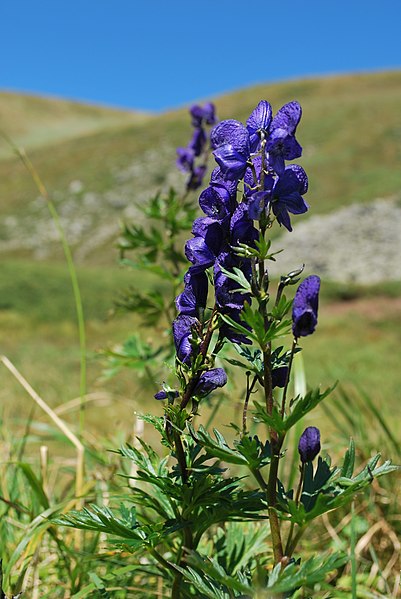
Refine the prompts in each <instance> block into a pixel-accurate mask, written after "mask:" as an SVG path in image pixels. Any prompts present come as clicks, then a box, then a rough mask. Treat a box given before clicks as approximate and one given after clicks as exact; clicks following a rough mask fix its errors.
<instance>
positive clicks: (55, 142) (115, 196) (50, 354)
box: [0, 71, 401, 421]
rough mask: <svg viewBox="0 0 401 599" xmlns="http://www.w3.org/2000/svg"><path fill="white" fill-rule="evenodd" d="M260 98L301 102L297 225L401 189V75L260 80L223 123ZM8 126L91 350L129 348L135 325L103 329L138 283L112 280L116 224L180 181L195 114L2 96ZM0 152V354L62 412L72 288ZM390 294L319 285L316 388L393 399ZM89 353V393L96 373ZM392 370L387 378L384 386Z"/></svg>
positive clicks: (27, 192) (117, 276) (395, 349)
mask: <svg viewBox="0 0 401 599" xmlns="http://www.w3.org/2000/svg"><path fill="white" fill-rule="evenodd" d="M261 98H266V99H268V100H270V101H271V103H272V105H273V108H274V110H277V109H278V108H279V107H280V106H281V105H282V104H284V103H285V102H288V101H290V100H292V99H297V100H299V101H300V102H301V104H302V107H303V118H302V121H301V123H300V126H299V133H298V138H299V140H300V142H301V144H302V145H303V147H304V155H303V157H302V158H301V159H300V161H299V162H300V163H301V164H302V165H303V166H304V167H305V169H306V170H307V172H308V175H309V178H310V190H309V192H308V196H307V199H308V202H309V203H310V205H311V210H310V213H308V214H307V215H304V216H303V217H302V220H303V221H304V220H306V219H308V218H311V217H312V218H313V217H314V216H315V215H318V214H321V215H324V214H327V213H330V212H334V211H336V210H337V209H338V208H340V207H344V206H347V205H350V204H354V203H364V204H366V206H367V210H369V208H368V206H369V203H370V202H373V201H374V200H375V199H376V198H378V197H382V198H383V197H384V198H386V197H389V196H393V195H396V194H398V193H399V192H400V190H401V169H400V168H399V165H400V159H401V111H400V106H401V71H397V72H386V73H375V74H364V75H352V76H351V75H350V76H342V77H328V78H320V79H310V80H302V81H290V82H287V83H280V84H274V85H259V86H257V87H252V88H248V89H244V90H241V91H238V92H236V93H232V94H227V95H224V96H221V97H219V98H216V99H215V102H216V104H217V109H218V115H219V118H221V119H224V118H232V117H234V118H238V119H241V120H243V119H246V118H247V116H248V115H249V113H250V111H251V110H252V109H253V108H254V106H255V105H256V104H257V102H258V101H259V100H260V99H261ZM0 119H1V128H2V129H3V130H4V132H5V133H6V134H8V135H9V136H10V137H12V138H13V139H14V140H15V141H16V142H17V143H18V144H20V145H25V146H26V148H27V150H28V152H29V155H30V158H31V160H32V162H33V163H34V165H35V167H36V169H37V171H38V172H39V174H40V176H41V177H42V179H43V181H44V182H45V184H46V186H47V188H48V190H49V192H50V193H51V195H52V198H53V199H54V201H55V203H56V204H57V206H58V211H59V213H60V216H61V219H62V223H63V225H64V228H65V229H66V232H67V236H68V239H69V241H70V243H71V244H72V246H73V249H74V256H75V259H76V261H77V262H80V264H79V277H80V281H81V282H82V285H83V288H82V292H83V298H84V305H85V313H86V318H87V322H88V347H89V348H90V350H91V351H93V350H95V349H96V348H99V347H105V346H108V345H112V344H113V343H115V342H118V341H121V340H124V339H125V338H126V337H127V335H128V334H129V332H132V331H134V330H136V323H135V322H136V321H135V319H134V320H132V319H131V318H130V317H129V316H128V317H126V318H124V319H122V320H114V321H111V322H110V321H107V323H106V322H102V321H101V319H102V315H104V316H106V314H107V310H108V307H109V306H111V304H112V297H113V295H114V294H115V290H118V289H121V288H122V287H126V286H128V284H130V283H133V284H135V283H136V279H135V275H134V274H133V273H132V272H131V271H124V272H120V271H118V268H117V266H116V258H117V255H116V252H115V251H114V250H113V239H114V238H115V236H116V235H117V232H118V227H119V221H120V220H121V219H122V218H127V219H130V218H135V217H136V212H135V204H136V203H138V202H144V201H146V199H147V198H148V197H149V193H151V192H152V190H157V189H160V188H165V189H166V188H168V186H169V185H170V184H176V185H181V186H183V185H184V178H183V176H182V175H181V174H180V173H179V172H177V170H176V168H175V164H174V163H175V148H176V146H180V145H185V144H186V143H187V141H188V138H189V135H190V124H189V117H188V114H187V110H186V109H181V110H176V111H172V112H168V113H166V114H161V115H154V116H148V115H137V114H135V113H126V112H123V111H112V110H108V109H103V108H96V107H89V106H84V105H80V104H77V103H69V102H64V101H58V100H57V101H56V100H43V99H38V98H33V97H30V96H19V95H14V94H1V95H0ZM0 148H1V149H0V255H1V262H0V293H1V301H0V304H1V305H0V325H1V326H0V328H1V330H2V341H1V344H0V353H5V354H6V355H7V356H9V357H10V359H12V360H13V361H15V363H16V364H17V366H19V367H21V369H22V371H23V372H24V374H25V375H26V376H27V378H28V379H29V381H30V382H31V383H32V385H33V386H34V387H35V388H36V387H37V389H38V391H39V392H43V394H44V396H45V397H46V398H48V399H49V401H50V402H51V403H52V404H58V403H61V402H63V401H66V400H68V399H71V397H74V395H76V394H77V393H78V385H79V375H78V368H79V366H78V365H79V351H78V343H77V338H76V325H75V316H74V308H73V299H72V293H71V290H70V284H69V280H68V277H67V274H66V267H65V263H64V260H63V259H62V252H61V249H60V244H59V242H58V240H57V235H56V233H55V231H54V227H53V225H52V221H51V218H50V216H49V214H48V211H47V208H46V206H45V204H44V202H43V200H41V199H40V198H38V192H37V190H36V188H35V186H34V184H33V182H32V180H31V178H30V176H29V175H28V173H27V172H26V170H25V168H24V167H23V165H22V164H21V163H20V161H19V159H18V158H16V157H15V156H14V155H13V153H12V151H11V150H10V149H9V147H8V146H7V145H6V144H5V143H2V142H1V140H0ZM194 202H196V196H195V195H194ZM355 228H356V230H357V228H358V220H356V222H355ZM336 233H337V231H334V232H332V234H334V235H335V234H336ZM340 243H341V242H340ZM301 245H302V247H304V245H303V244H301ZM36 259H40V262H39V261H36V262H35V260H36ZM48 262H55V264H47V263H48ZM140 284H143V279H141V281H140ZM394 285H395V286H394ZM394 285H392V286H390V287H387V288H385V287H383V285H382V286H381V287H380V288H379V287H377V288H372V289H370V291H369V293H370V296H369V299H367V300H366V305H365V304H363V302H362V300H361V302H359V303H358V301H355V302H352V301H349V303H348V304H346V305H344V306H343V305H342V304H341V305H340V304H338V302H337V301H336V300H338V297H339V296H341V297H343V298H345V299H347V300H352V299H353V298H354V297H359V296H361V295H362V296H363V295H364V294H365V293H366V289H365V288H362V289H354V288H353V287H352V286H349V285H348V284H347V285H344V284H343V285H342V286H338V285H334V286H333V287H332V288H331V287H330V285H328V284H327V282H325V285H324V288H325V289H326V290H327V289H328V290H329V292H330V293H331V294H332V297H331V299H330V298H328V297H326V298H325V297H323V298H322V299H323V301H322V317H321V323H322V324H321V325H319V326H320V333H319V334H320V335H321V337H320V339H321V341H320V347H319V348H318V349H314V348H316V347H317V346H316V345H314V344H313V343H311V344H310V350H309V349H308V352H310V354H309V355H308V359H307V373H308V376H310V377H311V380H310V382H311V383H316V382H320V383H322V384H331V383H332V381H333V380H335V379H336V378H339V379H341V380H342V381H343V382H344V383H345V384H346V383H347V382H349V383H350V384H353V383H354V382H356V383H358V384H360V385H361V386H363V387H365V388H368V389H369V390H371V391H372V393H373V394H374V396H375V397H378V398H379V399H383V400H384V398H391V397H397V390H398V389H399V381H398V379H397V376H396V373H397V368H396V366H395V364H394V362H395V361H396V359H397V356H398V355H399V339H398V337H397V331H398V328H397V326H398V323H399V318H400V302H399V300H398V299H397V297H395V298H391V297H390V299H388V300H387V299H385V300H383V302H382V304H380V301H379V300H380V297H377V296H380V295H383V294H386V293H387V295H391V293H392V294H394V295H396V296H398V295H399V284H394ZM331 289H332V291H330V290H331ZM326 293H327V291H326ZM100 300H101V301H100ZM332 302H334V303H332ZM378 302H379V303H378ZM386 302H387V303H386ZM375 306H376V308H375ZM325 323H326V324H325ZM313 341H314V340H313ZM328 341H329V342H328ZM323 348H325V349H324V351H323ZM91 355H92V359H91V362H90V377H89V378H90V387H91V388H92V387H93V385H94V381H95V379H96V378H97V376H98V375H99V372H100V365H99V363H98V361H97V360H96V359H95V358H94V356H95V354H91ZM384 371H385V372H386V373H393V374H392V375H391V376H388V377H387V378H386V381H383V374H382V373H383V372H384ZM4 380H5V383H4V386H3V388H2V390H1V391H0V399H1V400H2V404H3V405H6V406H7V405H9V406H11V405H12V406H14V407H13V409H14V408H15V409H14V413H17V412H16V409H17V408H16V407H17V406H20V407H22V406H24V412H23V414H25V416H26V414H27V410H28V407H27V405H28V406H29V405H30V404H26V398H25V395H24V394H22V393H21V390H20V389H19V388H18V387H17V386H16V385H14V383H13V382H12V381H11V380H10V379H9V377H5V378H4ZM134 381H135V376H132V375H130V374H128V375H127V377H126V381H125V382H126V385H125V386H124V384H122V386H121V388H120V392H121V393H122V394H123V395H126V396H128V397H132V395H133V394H134V395H135V389H136V387H135V384H134ZM133 384H134V392H133ZM15 398H17V400H15ZM131 407H132V406H131ZM130 409H131V408H130ZM11 412H13V410H11ZM105 421H106V420H105Z"/></svg>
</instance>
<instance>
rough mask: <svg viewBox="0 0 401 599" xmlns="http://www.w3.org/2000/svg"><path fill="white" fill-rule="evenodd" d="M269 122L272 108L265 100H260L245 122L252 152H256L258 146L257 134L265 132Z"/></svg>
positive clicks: (258, 138) (258, 137)
mask: <svg viewBox="0 0 401 599" xmlns="http://www.w3.org/2000/svg"><path fill="white" fill-rule="evenodd" d="M271 120H272V107H271V105H270V104H269V102H267V101H266V100H261V101H260V102H259V104H258V105H257V106H256V108H255V109H254V110H253V112H252V114H251V116H250V117H249V118H248V120H247V122H246V125H247V129H248V131H249V136H250V144H251V151H252V152H256V150H257V149H258V146H259V142H260V136H259V133H258V132H259V131H267V130H268V129H269V126H270V123H271Z"/></svg>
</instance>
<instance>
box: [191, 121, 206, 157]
mask: <svg viewBox="0 0 401 599" xmlns="http://www.w3.org/2000/svg"><path fill="white" fill-rule="evenodd" d="M205 144H206V133H205V131H204V130H203V129H202V127H198V128H196V129H195V131H194V132H193V135H192V139H191V141H190V142H189V146H188V147H189V148H191V150H193V152H194V154H195V156H200V155H201V154H202V152H203V149H204V147H205Z"/></svg>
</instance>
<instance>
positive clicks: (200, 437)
mask: <svg viewBox="0 0 401 599" xmlns="http://www.w3.org/2000/svg"><path fill="white" fill-rule="evenodd" d="M188 429H189V432H190V434H191V436H192V438H193V439H194V440H195V442H196V443H198V444H199V445H200V446H201V447H203V449H204V450H205V451H206V453H207V454H208V455H209V456H210V457H213V458H218V459H219V460H223V461H224V462H227V463H228V464H239V465H243V466H246V465H247V460H246V458H245V457H244V456H243V455H241V454H240V453H239V452H238V451H237V450H236V449H232V448H231V447H230V446H229V445H228V443H227V441H226V440H225V438H224V437H223V435H222V434H221V433H220V432H219V431H218V430H217V429H213V432H214V436H215V438H214V439H213V437H212V436H211V435H209V433H208V432H207V431H206V430H205V428H204V427H203V426H202V425H201V426H200V427H199V429H198V430H197V431H195V429H194V428H193V426H192V425H191V424H188Z"/></svg>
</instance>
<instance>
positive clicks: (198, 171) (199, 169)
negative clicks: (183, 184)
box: [187, 164, 206, 190]
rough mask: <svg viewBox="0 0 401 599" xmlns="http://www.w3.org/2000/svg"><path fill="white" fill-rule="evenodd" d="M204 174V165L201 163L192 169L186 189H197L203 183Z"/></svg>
mask: <svg viewBox="0 0 401 599" xmlns="http://www.w3.org/2000/svg"><path fill="white" fill-rule="evenodd" d="M205 175H206V165H205V164H201V165H200V166H196V167H195V168H194V169H192V172H191V176H190V177H189V179H188V181H187V189H188V190H189V189H192V190H195V189H199V187H201V186H202V183H203V177H204V176H205Z"/></svg>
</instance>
